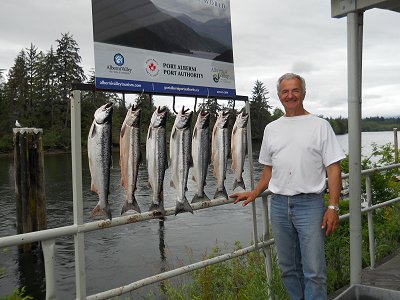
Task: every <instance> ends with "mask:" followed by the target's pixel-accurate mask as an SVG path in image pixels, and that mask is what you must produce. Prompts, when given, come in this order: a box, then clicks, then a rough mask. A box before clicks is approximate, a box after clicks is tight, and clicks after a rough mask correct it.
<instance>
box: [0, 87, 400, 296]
mask: <svg viewBox="0 0 400 300" xmlns="http://www.w3.org/2000/svg"><path fill="white" fill-rule="evenodd" d="M73 93H74V95H73V98H74V99H75V100H74V101H71V124H72V126H71V131H72V132H73V134H72V164H73V166H72V173H73V201H74V204H73V209H74V224H73V225H70V226H64V227H58V228H53V229H47V230H42V231H36V232H31V233H24V234H18V235H13V236H7V237H2V238H0V247H9V246H16V245H22V244H25V243H31V242H37V241H40V242H41V245H42V250H43V255H44V261H45V275H46V299H55V298H56V293H55V292H56V282H55V276H54V257H55V239H56V238H59V237H63V236H74V245H75V275H76V298H77V299H108V298H111V297H115V296H120V295H123V294H125V293H128V292H131V291H134V290H136V289H138V288H141V287H144V286H147V285H149V284H153V283H156V282H160V281H163V280H165V279H169V278H172V277H175V276H179V275H182V274H185V273H188V272H191V271H194V270H197V269H200V268H204V267H207V266H210V265H213V264H217V263H221V262H223V261H226V260H229V259H232V258H235V257H238V256H242V255H246V254H248V253H250V252H252V251H257V250H259V249H262V250H263V251H264V253H265V266H266V275H267V280H268V281H269V282H270V281H271V279H272V256H271V245H273V244H274V240H273V239H270V229H269V214H268V196H269V195H270V194H271V193H270V192H269V191H268V190H267V191H266V192H264V193H263V194H262V195H260V197H261V198H262V216H263V238H262V241H261V242H259V241H258V237H257V224H256V217H255V203H254V202H252V205H253V207H252V212H253V234H254V245H252V246H249V247H246V248H243V249H240V250H236V251H233V252H230V253H226V254H223V255H220V256H216V257H214V258H210V259H206V260H202V261H200V262H196V263H193V264H189V265H186V266H183V267H180V268H176V269H173V270H170V271H167V272H163V273H159V274H157V275H154V276H150V277H147V278H144V279H141V280H139V281H136V282H132V283H131V284H128V285H125V286H121V287H118V288H115V289H111V290H108V291H104V292H101V293H98V294H94V295H89V296H87V295H86V272H85V260H84V259H85V252H84V251H85V250H84V235H85V233H87V232H90V231H95V230H104V229H107V228H109V227H115V226H121V225H126V224H131V223H136V222H141V221H145V220H149V219H157V218H158V215H156V214H154V213H153V212H146V213H141V214H136V215H129V216H121V217H116V218H113V220H112V221H109V220H101V221H95V222H89V223H84V222H83V199H82V158H81V146H80V145H81V137H80V92H79V91H74V92H73ZM78 93H79V94H78ZM76 106H77V107H76ZM250 134H251V133H250ZM250 137H251V135H250ZM250 143H251V138H250ZM250 150H251V148H250ZM249 153H251V151H249ZM249 161H250V165H251V170H252V162H251V161H252V159H250V160H249ZM399 167H400V164H394V165H389V166H385V167H380V168H374V169H369V170H364V171H362V175H364V176H365V178H366V199H367V207H366V208H364V209H362V210H361V211H362V212H366V213H368V229H369V240H370V243H369V244H370V255H371V268H374V267H375V247H374V246H375V245H374V235H373V220H372V213H373V211H374V210H375V209H377V208H381V207H384V206H388V205H391V204H393V203H396V202H398V201H400V198H395V199H392V200H389V201H386V202H384V203H379V204H377V205H373V206H372V205H371V181H370V175H371V174H372V173H374V172H382V171H386V170H390V169H394V168H399ZM346 178H348V174H346V175H344V176H343V179H346ZM252 187H253V181H252ZM233 201H234V200H232V199H230V200H227V199H224V198H219V199H215V200H211V201H209V202H200V203H195V204H192V208H193V210H200V209H205V208H209V207H213V206H219V205H225V204H229V203H232V202H233ZM360 206H361V203H360ZM360 208H361V207H360ZM172 214H174V208H167V209H166V215H167V216H169V215H172ZM347 218H349V214H345V215H342V216H340V220H343V219H347ZM269 294H270V295H269V297H270V299H273V295H272V293H269Z"/></svg>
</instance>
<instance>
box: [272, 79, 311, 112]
mask: <svg viewBox="0 0 400 300" xmlns="http://www.w3.org/2000/svg"><path fill="white" fill-rule="evenodd" d="M305 96H306V93H305V91H303V88H302V87H301V82H300V80H298V79H287V80H283V81H282V82H281V84H280V89H279V92H278V97H279V100H281V103H282V105H283V107H284V108H285V111H286V112H296V111H300V110H301V111H303V100H304V97H305Z"/></svg>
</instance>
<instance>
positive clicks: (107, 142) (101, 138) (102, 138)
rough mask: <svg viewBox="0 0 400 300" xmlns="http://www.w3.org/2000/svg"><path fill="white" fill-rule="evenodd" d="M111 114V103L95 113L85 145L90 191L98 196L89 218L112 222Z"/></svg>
mask: <svg viewBox="0 0 400 300" xmlns="http://www.w3.org/2000/svg"><path fill="white" fill-rule="evenodd" d="M112 113H113V105H112V103H107V104H104V105H103V106H101V107H100V108H98V109H97V110H96V111H95V113H94V120H93V123H92V125H91V127H90V130H89V135H88V143H87V148H88V158H89V170H90V176H91V185H90V190H91V191H93V192H95V193H97V194H98V196H99V202H98V203H97V205H96V206H95V208H94V209H93V211H92V213H91V217H95V216H100V215H105V216H106V217H107V218H108V219H110V220H112V216H111V209H110V204H109V203H108V195H109V188H110V168H111V127H112Z"/></svg>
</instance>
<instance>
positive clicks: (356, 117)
mask: <svg viewBox="0 0 400 300" xmlns="http://www.w3.org/2000/svg"><path fill="white" fill-rule="evenodd" d="M362 19H363V13H359V12H351V13H349V14H348V15H347V43H348V45H347V51H348V53H347V55H348V57H347V60H348V110H349V192H350V193H349V194H350V284H359V283H361V270H362V260H361V253H362V247H361V243H362V235H361V69H362V64H361V57H362V53H361V52H362Z"/></svg>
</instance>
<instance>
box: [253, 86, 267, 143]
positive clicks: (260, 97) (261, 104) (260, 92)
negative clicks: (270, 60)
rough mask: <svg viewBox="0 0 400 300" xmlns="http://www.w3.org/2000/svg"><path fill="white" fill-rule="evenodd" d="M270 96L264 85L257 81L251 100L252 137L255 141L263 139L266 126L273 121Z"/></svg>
mask: <svg viewBox="0 0 400 300" xmlns="http://www.w3.org/2000/svg"><path fill="white" fill-rule="evenodd" d="M268 94H269V91H268V90H267V88H266V87H265V86H264V83H262V82H261V81H259V80H256V82H255V83H254V87H253V90H252V95H251V100H250V118H251V135H252V138H253V139H255V140H261V139H262V137H263V132H264V128H265V126H266V125H267V124H268V123H269V122H271V121H272V118H271V114H270V112H269V109H271V108H272V107H271V106H270V105H269V104H268V99H269V97H268V96H267V95H268Z"/></svg>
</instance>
